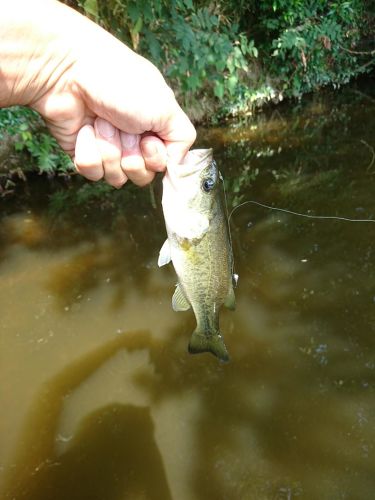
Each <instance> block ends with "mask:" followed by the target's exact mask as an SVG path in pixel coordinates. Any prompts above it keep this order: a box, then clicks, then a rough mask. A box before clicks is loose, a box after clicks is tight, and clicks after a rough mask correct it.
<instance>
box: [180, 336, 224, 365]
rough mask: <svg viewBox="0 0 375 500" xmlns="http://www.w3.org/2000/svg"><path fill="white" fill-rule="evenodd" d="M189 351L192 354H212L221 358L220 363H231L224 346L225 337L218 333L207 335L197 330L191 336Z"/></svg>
mask: <svg viewBox="0 0 375 500" xmlns="http://www.w3.org/2000/svg"><path fill="white" fill-rule="evenodd" d="M188 350H189V352H190V354H198V353H200V352H211V353H212V354H214V355H215V356H216V357H217V358H219V359H220V361H225V362H227V361H229V354H228V351H227V348H226V346H225V344H224V341H223V337H222V336H221V334H220V332H218V331H217V332H214V333H210V334H209V335H207V334H205V332H203V331H201V330H199V329H198V328H197V329H196V330H194V332H193V334H192V336H191V339H190V342H189V347H188Z"/></svg>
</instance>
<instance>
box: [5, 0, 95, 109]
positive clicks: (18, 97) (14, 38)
mask: <svg viewBox="0 0 375 500" xmlns="http://www.w3.org/2000/svg"><path fill="white" fill-rule="evenodd" d="M91 24H92V23H91V22H90V21H89V20H87V19H85V18H83V16H81V15H80V14H78V13H76V12H75V11H73V10H72V9H70V8H68V7H66V6H65V5H63V4H61V3H59V2H57V1H55V0H10V1H6V0H0V107H5V106H11V105H15V104H20V105H30V106H32V105H33V103H34V102H37V101H38V100H40V99H41V98H42V97H43V94H45V93H47V92H48V91H49V90H50V89H51V88H52V87H53V86H54V85H55V84H56V82H57V81H63V80H64V79H63V78H62V75H63V74H64V72H66V71H67V70H68V69H69V68H70V67H71V66H72V64H74V59H75V56H74V50H75V49H74V47H76V46H78V45H81V46H82V38H81V42H80V44H79V43H78V38H79V37H84V36H85V34H84V32H83V30H82V26H85V27H87V30H88V31H90V25H91Z"/></svg>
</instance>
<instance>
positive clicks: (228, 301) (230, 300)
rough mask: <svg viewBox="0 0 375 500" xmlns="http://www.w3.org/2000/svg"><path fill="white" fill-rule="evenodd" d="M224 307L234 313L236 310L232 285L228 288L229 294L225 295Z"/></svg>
mask: <svg viewBox="0 0 375 500" xmlns="http://www.w3.org/2000/svg"><path fill="white" fill-rule="evenodd" d="M224 305H225V307H227V308H228V309H230V310H231V311H234V310H235V309H236V297H235V295H234V290H233V285H231V286H230V288H229V293H228V295H227V298H226V299H225V302H224Z"/></svg>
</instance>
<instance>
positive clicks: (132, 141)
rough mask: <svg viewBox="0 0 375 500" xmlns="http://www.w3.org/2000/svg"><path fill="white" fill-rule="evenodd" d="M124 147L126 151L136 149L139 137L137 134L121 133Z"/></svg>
mask: <svg viewBox="0 0 375 500" xmlns="http://www.w3.org/2000/svg"><path fill="white" fill-rule="evenodd" d="M120 138H121V144H122V147H123V148H124V149H126V150H132V149H135V147H136V146H137V144H138V139H139V136H138V135H135V134H127V133H126V132H121V134H120Z"/></svg>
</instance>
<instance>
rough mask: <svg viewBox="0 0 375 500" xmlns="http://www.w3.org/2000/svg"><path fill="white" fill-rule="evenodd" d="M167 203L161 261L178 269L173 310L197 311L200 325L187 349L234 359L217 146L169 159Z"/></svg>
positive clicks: (227, 239) (164, 199) (228, 246)
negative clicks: (226, 334)
mask: <svg viewBox="0 0 375 500" xmlns="http://www.w3.org/2000/svg"><path fill="white" fill-rule="evenodd" d="M162 207H163V213H164V220H165V226H166V231H167V235H168V237H167V239H166V241H165V243H164V244H163V246H162V248H161V250H160V253H159V259H158V265H159V267H161V266H164V265H166V264H168V263H169V262H172V264H173V267H174V269H175V271H176V274H177V277H178V283H177V285H176V288H175V292H174V294H173V297H172V308H173V309H174V311H187V310H188V309H190V308H192V310H193V311H194V314H195V318H196V323H197V325H196V328H195V330H194V332H193V333H192V335H191V339H190V342H189V346H188V350H189V352H190V353H192V354H195V353H201V352H211V353H212V354H214V355H215V356H217V357H218V358H219V359H220V360H221V361H229V354H228V350H227V348H226V345H225V343H224V340H223V337H222V335H221V333H220V327H219V312H220V309H221V307H222V306H223V305H224V306H226V307H228V308H229V309H235V294H234V284H235V281H236V278H237V276H236V275H234V272H233V252H232V245H231V238H230V231H229V224H228V217H227V212H226V204H225V199H224V191H223V178H222V176H221V174H220V172H219V170H218V167H217V165H216V162H215V160H214V159H213V153H212V149H193V150H190V151H189V152H188V153H187V154H186V156H185V158H184V160H183V161H182V163H180V164H172V163H171V162H169V163H168V165H167V170H166V173H165V175H164V177H163V195H162Z"/></svg>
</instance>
